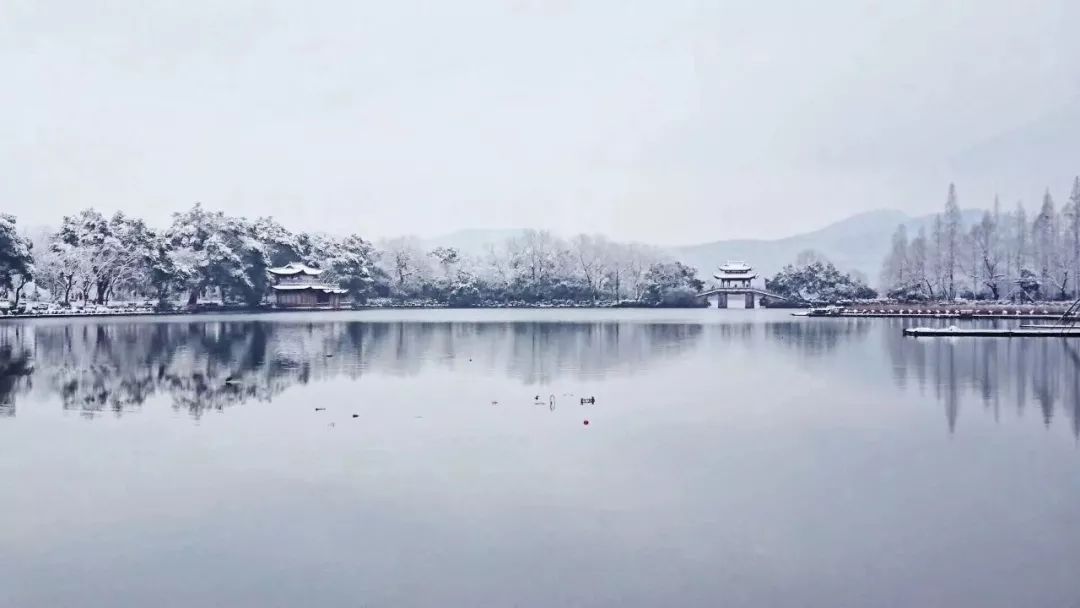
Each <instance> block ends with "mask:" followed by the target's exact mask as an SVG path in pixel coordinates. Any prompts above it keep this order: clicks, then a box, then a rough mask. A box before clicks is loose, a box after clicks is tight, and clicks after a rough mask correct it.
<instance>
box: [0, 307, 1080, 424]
mask: <svg viewBox="0 0 1080 608" xmlns="http://www.w3.org/2000/svg"><path fill="white" fill-rule="evenodd" d="M901 328H902V323H897V322H891V321H882V320H873V319H850V320H847V319H839V320H833V319H825V320H805V319H804V320H793V319H783V320H777V319H776V318H773V319H772V320H768V321H766V322H760V321H758V322H735V323H705V324H702V323H690V322H686V323H642V322H616V321H610V322H500V323H471V322H377V323H372V322H333V323H318V322H281V321H250V320H249V321H217V322H161V323H156V322H148V323H101V324H95V323H87V324H72V325H61V324H56V325H52V324H41V325H33V324H27V325H20V324H9V325H0V416H6V417H11V416H14V415H15V413H16V406H17V404H18V401H19V399H20V397H21V396H22V395H25V394H27V393H29V392H31V391H39V392H42V393H44V394H48V395H50V396H54V397H58V398H59V401H60V403H61V404H62V406H63V408H65V409H66V410H71V411H76V412H80V413H82V414H85V415H87V416H94V415H96V414H98V413H100V412H114V413H117V414H120V413H123V412H126V411H131V410H135V409H138V408H140V407H141V406H142V405H143V404H144V403H145V402H146V401H147V400H149V399H151V398H155V397H157V398H165V399H167V401H168V402H169V403H170V404H171V405H172V406H173V407H174V408H177V409H178V410H182V411H187V412H190V413H191V414H192V415H194V416H199V415H201V414H202V413H203V412H205V411H207V410H221V409H224V408H226V407H228V406H230V405H233V404H238V403H245V402H259V401H269V400H271V399H274V398H275V397H276V396H277V395H279V394H280V393H281V392H282V391H284V390H286V389H287V388H288V387H290V386H294V385H304V384H308V383H311V382H318V381H322V380H326V379H330V378H336V377H343V378H348V379H354V380H355V379H360V378H362V377H363V376H365V375H366V374H384V375H386V374H388V375H395V376H413V375H418V374H421V373H423V372H424V371H425V370H433V369H434V370H438V369H444V370H465V369H470V370H473V371H479V372H482V373H487V374H495V375H501V376H507V377H510V378H514V379H516V380H518V381H520V382H522V383H523V384H527V385H538V386H542V385H548V384H552V383H554V382H555V381H556V380H559V379H563V378H571V379H603V378H618V377H620V376H626V375H633V374H638V373H640V372H644V371H647V370H649V369H650V368H652V367H654V366H657V365H659V364H661V363H663V362H665V361H670V360H673V359H674V358H677V357H683V356H687V357H690V358H692V359H693V360H696V361H701V360H705V361H707V362H708V363H709V365H710V366H712V365H713V363H714V359H715V358H716V357H718V356H726V357H728V358H726V359H724V361H723V362H722V363H721V362H720V361H719V360H716V361H715V367H709V368H708V369H710V370H711V369H716V370H717V372H718V374H721V375H723V380H722V385H723V386H721V387H719V388H717V389H716V390H718V391H721V392H724V393H726V394H737V393H739V392H740V391H744V392H746V393H747V394H756V392H757V389H758V388H759V387H757V386H750V385H749V383H748V382H744V381H743V380H742V378H743V375H744V374H742V373H741V372H740V371H739V370H740V369H742V368H741V367H740V366H758V365H768V366H770V368H769V369H770V370H772V369H774V368H775V370H776V371H775V374H776V375H777V376H779V377H781V378H782V376H783V374H785V373H787V372H786V371H785V370H789V369H791V368H790V366H791V365H796V366H800V365H802V366H805V365H813V366H814V368H815V373H816V374H820V375H821V376H822V377H827V378H830V379H831V380H835V381H836V382H837V383H838V386H840V385H849V384H851V383H852V381H853V379H855V378H859V379H862V382H863V383H865V386H867V387H869V388H871V389H872V390H875V391H877V390H883V389H884V386H885V385H887V384H888V382H889V380H888V379H889V378H891V380H892V384H893V385H894V386H895V387H896V389H897V390H898V391H899V399H900V400H902V401H913V402H920V401H919V396H921V395H930V396H932V397H933V398H934V399H935V400H936V401H937V402H938V403H939V404H940V405H941V407H942V409H943V413H944V418H945V422H946V424H947V427H948V429H949V430H950V432H952V431H955V430H956V428H957V425H958V420H959V418H960V413H961V411H962V410H963V409H964V408H965V407H968V408H971V407H972V405H974V406H976V407H978V408H979V409H982V410H983V411H985V412H987V414H988V415H990V416H993V417H994V419H996V420H999V419H1000V418H1001V416H1002V414H1003V412H1006V411H1010V410H1013V411H1015V412H1016V413H1017V414H1019V415H1023V414H1024V413H1025V411H1027V410H1032V411H1033V412H1035V413H1036V415H1038V416H1039V417H1040V418H1041V419H1042V421H1043V422H1044V423H1045V424H1046V425H1047V426H1050V425H1051V424H1053V423H1054V422H1055V419H1062V420H1063V421H1067V423H1068V424H1069V426H1070V428H1071V430H1072V432H1073V433H1074V434H1075V435H1076V436H1078V437H1080V377H1078V375H1077V371H1078V369H1080V344H1075V343H1073V342H1070V341H1068V340H1065V339H1060V340H1059V339H1051V340H1021V339H1012V340H1008V339H1002V340H980V339H970V338H961V339H935V340H915V339H910V338H904V337H903V336H902V333H901ZM871 337H873V338H874V339H869V338H871ZM736 351H739V353H738V354H733V353H735V352H736ZM743 351H745V352H743ZM723 353H726V355H722V354H723ZM785 365H786V366H787V367H785ZM704 373H705V374H706V376H704V377H703V376H702V372H701V371H700V370H699V371H698V372H696V375H695V373H693V372H689V371H688V372H686V377H685V378H683V379H681V380H676V382H680V385H679V386H678V387H677V388H676V389H673V390H695V391H699V392H701V393H703V394H714V387H713V386H712V383H713V382H714V380H715V381H716V382H721V381H720V380H717V378H720V377H721V376H720V375H717V376H716V377H715V378H714V377H712V376H708V374H710V373H711V371H706V372H704ZM770 373H772V372H770Z"/></svg>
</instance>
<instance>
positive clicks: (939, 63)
mask: <svg viewBox="0 0 1080 608" xmlns="http://www.w3.org/2000/svg"><path fill="white" fill-rule="evenodd" d="M1078 4H1080V3H1077V2H1075V1H1068V0H1061V1H1053V0H1045V1H1043V0H1026V1H1021V0H977V1H976V0H970V1H948V0H886V1H880V2H871V1H856V0H827V1H809V0H807V1H804V2H796V1H790V0H789V1H751V0H746V1H740V2H724V1H719V0H718V1H713V2H707V1H703V0H701V1H691V0H686V1H682V0H663V1H658V0H649V1H631V0H593V1H582V2H575V1H571V0H550V1H540V0H517V1H513V0H509V1H505V2H498V1H489V0H455V1H453V2H451V1H442V0H440V1H429V2H416V1H394V2H361V1H341V2H268V1H266V0H258V1H247V0H243V1H241V0H231V1H223V0H216V1H207V2H202V1H192V0H184V1H177V2H93V1H85V0H79V1H70V2H56V1H48V0H6V1H5V2H2V3H0V75H2V77H3V86H2V87H0V115H2V116H3V120H2V121H0V167H2V168H3V170H2V174H0V210H4V211H7V212H13V213H16V214H18V215H19V216H20V222H22V223H31V224H37V223H55V222H56V221H58V220H59V218H60V216H61V215H63V214H66V213H71V212H73V211H75V210H77V209H80V208H82V207H86V206H90V205H93V206H96V207H98V208H100V209H102V210H105V211H110V212H111V211H114V210H117V209H122V210H124V211H127V212H131V213H136V214H141V215H142V216H144V217H146V218H147V219H148V220H150V221H151V222H152V223H155V224H161V225H163V224H165V223H166V222H167V221H168V217H169V213H170V212H171V211H173V210H176V209H179V208H182V207H186V206H189V205H190V204H191V203H192V202H194V201H202V202H203V203H204V204H206V205H208V206H210V207H213V208H219V209H225V210H228V211H230V212H232V213H237V214H244V215H251V216H254V215H265V214H271V215H274V216H275V217H277V218H279V219H280V220H282V221H284V222H286V223H287V224H289V225H291V226H293V227H295V228H298V229H325V230H330V231H335V232H342V231H346V230H350V231H357V232H359V233H361V234H362V235H364V236H368V237H372V238H377V237H381V236H387V235H394V234H399V233H415V234H420V235H433V234H439V233H442V232H446V231H449V230H453V229H457V228H466V227H476V228H504V227H537V228H548V229H552V230H555V231H558V232H562V233H573V232H578V231H600V232H605V233H608V234H609V235H611V236H613V237H617V238H623V239H638V240H645V241H651V242H655V243H663V244H674V243H689V242H699V241H705V240H712V239H717V238H728V237H775V236H783V235H786V234H789V233H793V232H798V231H803V230H806V229H810V228H816V227H819V226H821V225H824V224H826V223H828V222H829V221H832V220H835V219H839V218H842V217H845V216H847V215H849V214H851V213H855V212H859V211H866V210H871V209H878V208H886V207H891V208H899V209H903V210H907V211H911V212H926V211H930V210H935V209H937V208H938V207H939V206H940V205H941V204H942V202H943V200H944V195H945V190H946V185H947V183H948V182H949V181H950V180H956V181H957V182H958V186H959V188H960V194H961V199H962V203H963V204H964V205H965V206H977V205H983V204H986V203H987V202H988V199H989V197H990V196H992V195H993V193H994V192H995V191H998V192H1000V193H1001V194H1002V196H1003V199H1005V200H1006V201H1009V202H1013V201H1015V200H1016V199H1018V198H1021V197H1022V198H1024V199H1026V200H1027V201H1028V203H1029V204H1030V205H1034V203H1035V201H1036V199H1037V197H1038V196H1039V194H1040V193H1041V191H1042V189H1043V188H1044V187H1045V186H1047V185H1049V186H1051V187H1053V188H1054V189H1055V190H1056V191H1057V192H1058V193H1060V194H1061V195H1064V194H1065V189H1066V187H1067V186H1068V183H1069V181H1070V180H1071V177H1072V175H1073V174H1075V173H1080V153H1078V151H1080V126H1078V125H1080V111H1078V110H1077V106H1076V102H1077V99H1078V95H1077V93H1078V91H1077V89H1078V86H1080V36H1077V35H1076V31H1077V28H1076V23H1077V22H1078V21H1080V7H1078V6H1077V5H1078ZM1070 24H1071V27H1070Z"/></svg>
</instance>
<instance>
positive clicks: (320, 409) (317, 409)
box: [315, 407, 326, 412]
mask: <svg viewBox="0 0 1080 608" xmlns="http://www.w3.org/2000/svg"><path fill="white" fill-rule="evenodd" d="M315 411H316V412H325V411H326V408H325V407H317V408H315Z"/></svg>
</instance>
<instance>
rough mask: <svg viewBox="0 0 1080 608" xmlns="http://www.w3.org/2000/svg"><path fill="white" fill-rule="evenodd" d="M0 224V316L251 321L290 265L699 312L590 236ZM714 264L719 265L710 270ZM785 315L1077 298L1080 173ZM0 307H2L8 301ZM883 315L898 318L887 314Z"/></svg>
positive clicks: (261, 221) (263, 224) (616, 248)
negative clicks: (448, 238)
mask: <svg viewBox="0 0 1080 608" xmlns="http://www.w3.org/2000/svg"><path fill="white" fill-rule="evenodd" d="M19 228H20V227H19V226H18V225H17V220H16V217H15V216H13V215H9V214H0V312H11V311H14V310H22V311H27V310H28V309H29V310H38V311H40V312H49V313H51V314H95V313H97V314H101V313H106V312H129V313H135V312H162V311H199V310H220V309H222V308H230V309H246V310H256V309H265V308H266V307H267V306H268V305H269V304H270V303H269V300H268V295H269V294H270V292H271V284H272V279H271V277H270V276H269V275H268V273H267V269H268V268H273V267H277V266H284V265H286V264H289V263H294V262H298V263H302V264H305V265H308V266H312V267H314V268H319V269H322V270H323V271H324V275H323V278H324V279H325V280H327V281H329V282H332V283H333V284H335V285H338V286H340V288H342V289H344V290H346V291H347V292H348V298H349V301H350V303H351V305H352V306H355V307H440V306H452V307H479V306H486V307H529V306H701V305H704V304H705V302H704V300H703V298H701V297H700V296H699V294H700V293H701V291H702V290H703V289H706V288H707V283H706V281H703V280H702V279H701V278H700V277H699V274H698V270H697V269H695V268H692V267H690V266H687V265H685V264H683V263H682V262H680V261H678V260H676V259H673V258H672V257H671V256H670V255H668V254H666V253H665V252H664V251H662V250H661V249H659V248H657V247H653V246H649V245H643V244H639V243H623V242H617V241H613V240H610V239H607V238H605V237H603V236H599V235H588V234H581V235H577V236H575V237H573V238H570V239H563V238H560V237H558V236H555V235H553V234H552V233H550V232H547V231H542V230H524V231H522V232H521V233H520V234H519V235H517V236H513V237H510V238H506V239H505V240H503V241H502V242H499V243H494V244H490V245H488V246H486V247H485V250H484V251H483V252H482V253H466V252H463V251H459V250H457V249H454V248H451V247H434V248H425V247H424V246H423V242H422V241H421V240H420V239H417V238H414V237H400V238H396V239H390V240H386V241H382V242H379V243H378V244H376V243H373V242H371V241H368V240H366V239H364V238H362V237H361V236H360V235H357V234H348V235H344V236H339V235H330V234H326V233H318V232H297V231H292V230H289V229H288V228H286V227H285V226H283V225H282V224H281V223H279V222H277V221H276V220H274V218H272V217H261V218H256V219H254V220H250V219H248V218H244V217H237V216H232V215H228V214H226V213H224V212H221V211H212V210H208V209H206V208H204V207H203V206H202V205H200V204H195V205H194V206H192V207H191V208H189V209H187V210H184V211H181V212H177V213H174V214H173V216H172V221H171V223H170V224H169V225H168V226H166V227H164V228H160V229H159V228H155V227H151V226H150V225H148V224H147V223H146V222H145V221H144V220H142V219H140V218H137V217H133V216H129V215H126V214H124V213H116V214H114V215H112V216H106V215H104V214H102V213H101V212H99V211H97V210H95V209H93V208H88V209H84V210H82V211H80V212H78V213H75V214H72V215H69V216H65V217H63V218H62V221H61V222H60V225H59V227H58V228H56V229H55V230H47V231H46V230H40V231H37V232H36V233H34V234H27V233H25V232H21V231H20V230H19ZM721 262H723V260H718V264H719V263H721ZM764 285H765V290H766V291H768V292H771V293H774V294H777V295H780V296H783V297H785V298H787V299H788V300H789V301H790V302H795V303H797V304H835V303H846V304H851V303H862V304H863V307H864V308H867V309H871V308H875V309H882V308H881V307H882V306H883V305H885V306H887V305H888V304H889V303H892V304H904V303H915V304H927V305H928V304H931V303H933V304H936V306H937V309H938V310H940V309H941V308H942V307H945V308H950V307H951V308H954V309H957V310H960V309H963V308H970V303H971V302H983V303H997V304H1014V305H1015V304H1024V303H1027V304H1035V303H1040V302H1055V301H1056V302H1060V301H1066V300H1072V299H1075V298H1077V297H1080V178H1077V179H1075V180H1074V182H1073V185H1072V189H1071V192H1070V194H1069V196H1068V198H1067V202H1066V203H1065V204H1064V205H1061V206H1060V207H1058V206H1057V205H1056V203H1055V199H1054V197H1053V195H1052V194H1051V192H1050V191H1049V190H1047V191H1046V193H1045V194H1044V196H1043V198H1042V204H1041V206H1040V208H1039V210H1038V213H1036V214H1035V215H1034V216H1033V217H1029V216H1028V213H1027V210H1026V209H1025V207H1024V206H1023V204H1021V203H1017V205H1016V206H1015V207H1014V208H1013V209H1012V210H1009V211H1005V210H1003V209H1002V205H1001V203H1000V201H999V200H997V199H995V200H994V202H993V206H992V208H991V209H988V210H985V211H984V212H983V213H982V215H981V217H980V218H979V219H978V221H975V222H971V221H965V217H964V213H963V212H961V210H960V204H959V197H958V194H957V190H956V188H955V186H953V185H950V186H949V189H948V194H947V196H946V202H945V207H944V209H943V211H942V212H941V213H940V214H938V215H937V216H935V219H934V221H933V223H932V225H931V226H930V228H929V230H927V229H926V228H923V227H920V228H918V229H917V230H910V229H909V227H908V226H905V225H900V226H898V227H897V230H896V232H895V234H894V235H893V238H892V242H891V248H890V251H889V253H888V255H887V256H886V258H885V260H884V262H883V266H882V271H881V276H880V281H879V285H881V290H880V297H879V292H878V291H877V290H874V289H872V288H870V287H869V285H868V283H867V280H866V279H865V278H864V277H860V276H857V275H855V274H852V273H844V272H842V271H841V270H839V269H837V268H836V267H835V266H834V265H833V264H832V263H830V262H829V261H828V260H827V259H826V258H825V257H824V256H822V255H820V254H818V253H816V252H813V251H807V252H804V253H802V254H800V255H799V256H798V257H797V259H796V260H794V262H793V263H792V264H790V265H788V266H785V267H784V268H782V269H781V270H780V271H779V272H777V273H776V274H775V275H774V276H772V277H771V278H766V279H765V281H764ZM5 300H6V301H5ZM892 309H894V310H904V308H902V307H896V306H893V307H892Z"/></svg>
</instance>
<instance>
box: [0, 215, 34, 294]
mask: <svg viewBox="0 0 1080 608" xmlns="http://www.w3.org/2000/svg"><path fill="white" fill-rule="evenodd" d="M32 247H33V245H32V244H31V242H30V239H28V238H27V237H25V236H24V235H22V234H20V233H19V231H18V229H17V228H16V219H15V216H14V215H9V214H6V213H0V289H3V290H5V291H11V292H12V293H11V296H12V299H13V301H14V304H15V305H16V306H17V305H18V304H19V298H20V297H21V296H22V292H23V289H24V288H25V287H26V285H27V284H29V282H30V281H31V280H32V279H33V276H34V258H33V256H32V255H31V249H32Z"/></svg>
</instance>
